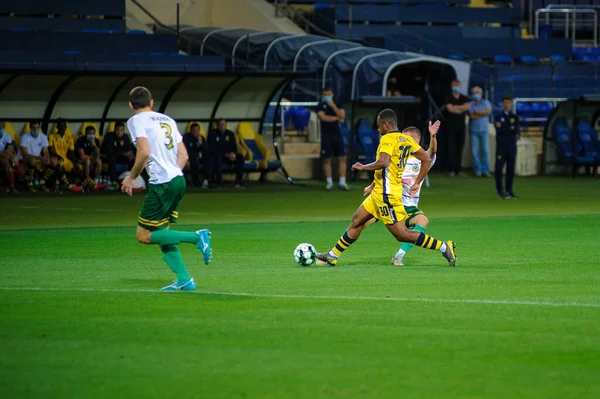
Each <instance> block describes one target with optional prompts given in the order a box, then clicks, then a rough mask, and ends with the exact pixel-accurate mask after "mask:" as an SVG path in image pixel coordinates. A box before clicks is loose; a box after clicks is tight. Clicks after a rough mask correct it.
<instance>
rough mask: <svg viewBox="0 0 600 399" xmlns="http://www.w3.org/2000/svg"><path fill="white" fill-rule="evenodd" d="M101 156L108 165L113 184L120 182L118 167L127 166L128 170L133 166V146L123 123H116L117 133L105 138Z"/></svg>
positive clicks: (107, 135) (108, 134)
mask: <svg viewBox="0 0 600 399" xmlns="http://www.w3.org/2000/svg"><path fill="white" fill-rule="evenodd" d="M100 154H101V155H102V158H104V160H105V162H106V163H107V164H108V175H109V176H110V180H111V181H113V182H116V181H117V180H118V175H117V165H127V169H130V168H131V167H132V166H133V161H134V157H133V146H132V145H131V139H130V138H129V135H127V134H125V124H124V123H123V122H117V123H115V131H114V132H111V133H107V134H106V136H104V140H102V146H101V147H100Z"/></svg>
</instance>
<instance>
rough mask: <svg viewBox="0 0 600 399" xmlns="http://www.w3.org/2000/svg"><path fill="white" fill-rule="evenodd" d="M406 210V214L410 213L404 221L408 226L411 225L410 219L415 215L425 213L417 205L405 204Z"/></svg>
mask: <svg viewBox="0 0 600 399" xmlns="http://www.w3.org/2000/svg"><path fill="white" fill-rule="evenodd" d="M404 210H405V211H406V214H407V215H408V217H407V218H406V220H405V221H404V223H405V224H406V227H409V226H410V221H411V220H412V219H413V218H414V217H415V216H419V215H423V211H421V210H420V209H419V208H417V207H416V206H405V207H404Z"/></svg>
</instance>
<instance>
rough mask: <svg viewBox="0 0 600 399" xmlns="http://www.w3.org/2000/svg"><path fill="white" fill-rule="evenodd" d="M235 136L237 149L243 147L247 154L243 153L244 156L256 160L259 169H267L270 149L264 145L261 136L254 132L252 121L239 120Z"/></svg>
mask: <svg viewBox="0 0 600 399" xmlns="http://www.w3.org/2000/svg"><path fill="white" fill-rule="evenodd" d="M236 137H239V142H238V150H241V148H244V149H245V151H247V154H244V158H245V159H246V160H249V161H252V160H253V161H254V162H256V164H257V165H258V168H259V169H267V168H268V166H269V152H270V151H269V148H267V146H266V145H265V143H264V141H263V138H262V136H261V135H260V134H258V133H256V131H255V130H254V128H253V127H252V123H250V122H240V123H239V125H238V128H237V132H236ZM239 143H241V145H240V144H239ZM240 152H241V151H240Z"/></svg>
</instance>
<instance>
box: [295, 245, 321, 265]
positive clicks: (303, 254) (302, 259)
mask: <svg viewBox="0 0 600 399" xmlns="http://www.w3.org/2000/svg"><path fill="white" fill-rule="evenodd" d="M294 259H296V263H297V264H299V265H300V266H309V265H312V264H313V263H314V262H315V260H317V251H316V250H315V247H313V246H312V245H311V244H307V243H303V244H300V245H298V246H297V247H296V249H295V250H294Z"/></svg>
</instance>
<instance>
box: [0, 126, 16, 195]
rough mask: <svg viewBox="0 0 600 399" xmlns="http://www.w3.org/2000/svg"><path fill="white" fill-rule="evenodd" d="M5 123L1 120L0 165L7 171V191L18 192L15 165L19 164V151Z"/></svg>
mask: <svg viewBox="0 0 600 399" xmlns="http://www.w3.org/2000/svg"><path fill="white" fill-rule="evenodd" d="M4 128H5V123H4V122H2V121H0V167H2V168H3V169H4V171H5V173H6V181H7V182H8V188H7V189H6V192H7V193H12V194H16V193H17V190H16V189H15V166H17V152H16V151H15V147H14V146H13V140H12V137H11V135H10V134H8V132H6V131H5V130H4Z"/></svg>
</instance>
